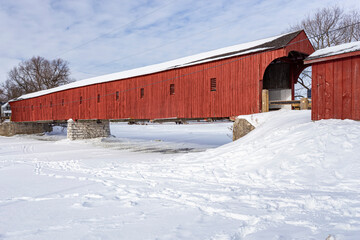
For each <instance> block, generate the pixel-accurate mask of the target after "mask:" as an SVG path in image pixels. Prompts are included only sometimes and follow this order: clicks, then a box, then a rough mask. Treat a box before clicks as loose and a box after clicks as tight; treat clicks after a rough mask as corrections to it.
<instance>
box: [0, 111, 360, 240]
mask: <svg viewBox="0 0 360 240" xmlns="http://www.w3.org/2000/svg"><path fill="white" fill-rule="evenodd" d="M249 118H251V121H253V122H254V124H255V123H256V124H257V128H256V129H255V130H254V131H253V132H251V133H250V134H248V135H247V136H245V137H243V138H242V139H240V140H238V141H236V142H230V138H229V137H228V136H227V135H228V134H229V129H228V127H229V126H231V124H229V123H215V124H197V123H196V124H195V123H194V124H191V125H190V124H189V125H170V124H168V125H166V124H165V125H147V126H144V125H132V126H128V125H124V124H112V126H111V130H112V133H113V134H114V135H115V136H116V138H109V139H106V140H100V139H96V140H88V141H73V142H71V141H68V140H66V139H64V136H63V135H61V131H60V130H59V129H56V131H55V132H54V133H53V134H52V135H50V136H43V137H25V136H16V137H11V138H5V137H0V239H49V238H51V239H217V240H222V239H236V240H237V239H324V240H325V239H326V237H327V236H328V235H329V234H331V235H332V236H333V237H334V238H335V239H337V240H339V239H358V236H360V190H359V189H360V182H359V178H360V171H359V170H360V147H359V142H360V123H359V122H355V121H350V120H343V121H341V120H322V121H318V122H311V121H310V111H278V112H270V113H268V114H256V115H253V116H250V117H249ZM139 133H141V134H139ZM43 140H47V141H43ZM226 142H227V143H228V144H225V145H223V146H220V147H217V148H214V147H216V146H219V145H221V144H224V143H226ZM164 149H165V150H166V151H163V150H164ZM179 149H185V150H183V151H178V150H179ZM204 149H207V150H206V151H204ZM186 151H190V153H184V152H186ZM198 151H200V152H198ZM164 153H166V154H164ZM175 153H176V154H175Z"/></svg>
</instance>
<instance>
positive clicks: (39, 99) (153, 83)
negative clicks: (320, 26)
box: [10, 31, 314, 122]
mask: <svg viewBox="0 0 360 240" xmlns="http://www.w3.org/2000/svg"><path fill="white" fill-rule="evenodd" d="M313 52H314V49H313V47H312V45H311V43H310V42H309V40H308V38H307V36H306V34H305V33H304V31H298V32H293V33H288V34H284V35H280V36H277V37H272V38H268V39H263V40H258V41H255V42H250V43H246V44H240V45H236V46H232V47H228V48H223V49H219V50H215V51H211V52H207V53H202V54H198V55H194V56H190V57H187V58H182V59H178V60H174V61H170V62H166V63H162V64H157V65H153V66H148V67H143V68H138V69H134V70H130V71H125V72H120V73H115V74H110V75H105V76H100V77H96V78H91V79H86V80H83V81H77V82H74V83H71V84H68V85H64V86H61V87H57V88H54V89H50V90H44V91H40V92H36V93H31V94H27V95H24V96H21V97H20V98H18V99H16V100H15V101H12V102H11V103H10V104H11V109H12V121H15V122H37V121H64V120H67V119H74V120H81V119H118V120H131V119H144V120H151V119H167V118H171V119H197V118H227V117H231V116H237V115H240V114H251V113H258V112H260V111H261V91H262V89H269V91H270V96H271V92H272V91H273V93H274V94H277V93H279V91H280V92H281V91H284V92H287V93H288V97H290V98H293V97H294V84H295V83H296V81H297V78H298V76H299V74H300V73H301V71H302V70H303V69H304V68H305V66H304V64H303V60H304V59H305V58H306V57H307V56H308V55H310V54H311V53H313ZM276 100H289V99H276ZM290 100H291V99H290Z"/></svg>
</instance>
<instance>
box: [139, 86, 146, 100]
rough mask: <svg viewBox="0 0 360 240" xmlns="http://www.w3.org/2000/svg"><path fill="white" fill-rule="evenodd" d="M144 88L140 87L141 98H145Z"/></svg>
mask: <svg viewBox="0 0 360 240" xmlns="http://www.w3.org/2000/svg"><path fill="white" fill-rule="evenodd" d="M144 91H145V90H144V88H140V98H144Z"/></svg>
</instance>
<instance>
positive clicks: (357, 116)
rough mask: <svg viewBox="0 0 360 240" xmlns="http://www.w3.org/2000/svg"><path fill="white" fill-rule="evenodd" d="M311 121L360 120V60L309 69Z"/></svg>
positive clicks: (318, 64)
mask: <svg viewBox="0 0 360 240" xmlns="http://www.w3.org/2000/svg"><path fill="white" fill-rule="evenodd" d="M312 76H313V80H312V120H320V119H330V118H335V119H354V120H360V56H354V57H348V58H344V59H337V60H332V61H326V62H319V63H314V64H313V65H312Z"/></svg>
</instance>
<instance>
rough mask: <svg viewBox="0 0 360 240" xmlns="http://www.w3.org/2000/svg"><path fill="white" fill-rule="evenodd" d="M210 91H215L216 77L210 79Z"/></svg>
mask: <svg viewBox="0 0 360 240" xmlns="http://www.w3.org/2000/svg"><path fill="white" fill-rule="evenodd" d="M210 91H212V92H215V91H216V78H211V79H210Z"/></svg>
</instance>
